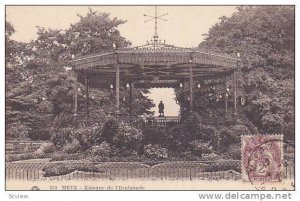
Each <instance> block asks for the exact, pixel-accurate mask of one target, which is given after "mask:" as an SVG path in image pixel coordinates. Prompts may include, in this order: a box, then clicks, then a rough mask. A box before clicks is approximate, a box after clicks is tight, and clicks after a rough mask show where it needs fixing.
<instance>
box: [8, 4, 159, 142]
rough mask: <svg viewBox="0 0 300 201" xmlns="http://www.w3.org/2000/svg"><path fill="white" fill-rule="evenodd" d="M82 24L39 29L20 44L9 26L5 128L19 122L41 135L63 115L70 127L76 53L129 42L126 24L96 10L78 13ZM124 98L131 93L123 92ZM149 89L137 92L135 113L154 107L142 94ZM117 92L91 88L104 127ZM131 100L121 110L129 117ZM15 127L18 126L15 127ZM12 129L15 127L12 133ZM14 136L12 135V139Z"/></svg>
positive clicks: (92, 112)
mask: <svg viewBox="0 0 300 201" xmlns="http://www.w3.org/2000/svg"><path fill="white" fill-rule="evenodd" d="M78 17H79V18H80V19H79V22H77V23H75V24H72V25H71V27H70V28H68V29H67V30H56V29H46V28H44V27H39V26H38V27H37V35H38V37H37V39H35V40H32V41H31V42H29V43H21V42H17V41H14V40H12V39H10V37H11V35H12V34H13V33H14V32H15V30H14V28H13V26H12V25H11V24H10V23H9V22H6V36H5V39H6V60H5V62H6V75H5V76H6V86H7V87H6V119H7V126H8V128H9V127H10V126H15V123H17V124H19V125H24V126H26V127H29V128H28V130H30V131H33V132H34V131H37V130H39V132H41V133H42V132H44V131H41V130H40V129H41V128H44V129H48V130H49V127H51V126H52V122H53V121H54V119H55V118H56V117H58V116H60V115H62V114H63V115H64V116H65V117H66V119H68V121H69V124H65V125H64V126H70V125H71V122H70V121H71V120H72V118H73V112H74V111H73V108H74V91H75V90H78V89H75V88H74V86H75V85H74V82H75V78H74V74H73V72H71V71H70V69H71V65H70V61H71V58H72V55H76V57H77V56H81V55H86V54H93V53H96V52H99V51H103V50H112V48H113V44H116V46H117V47H124V46H128V45H129V44H130V42H129V41H127V40H126V39H125V38H124V37H123V36H121V34H120V32H119V30H118V26H119V25H121V24H124V23H125V22H126V21H123V20H119V19H117V18H113V19H111V18H110V16H109V14H107V13H99V12H95V11H93V10H91V9H90V10H89V12H88V13H87V14H86V15H84V16H81V15H78ZM79 88H80V91H79V92H78V105H79V108H78V109H79V111H78V113H79V116H78V118H79V120H80V119H84V118H85V109H84V104H85V92H84V91H85V90H84V85H83V84H81V83H79ZM120 91H121V97H125V96H126V95H127V94H129V92H128V91H126V88H121V89H120ZM145 93H148V91H147V90H146V91H141V90H137V89H136V90H134V93H133V100H134V101H136V102H137V103H138V104H137V106H136V107H134V110H133V113H134V114H136V115H139V114H143V113H149V112H150V111H149V110H150V108H151V107H152V105H153V103H152V102H151V101H150V100H148V99H147V97H146V96H144V94H145ZM114 99H115V97H114V91H111V90H110V89H109V87H108V89H98V88H96V87H94V86H91V89H90V101H89V102H90V116H91V117H92V118H96V119H98V120H100V121H103V122H102V123H104V122H105V121H106V119H107V118H103V117H106V116H108V115H109V114H110V115H111V114H113V112H114V111H115V101H114ZM128 106H129V99H128V98H126V99H124V100H122V101H121V112H122V113H123V114H128V109H127V108H128ZM13 124H14V125H13ZM9 130H14V129H9ZM11 136H13V135H11Z"/></svg>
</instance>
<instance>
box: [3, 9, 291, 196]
mask: <svg viewBox="0 0 300 201" xmlns="http://www.w3.org/2000/svg"><path fill="white" fill-rule="evenodd" d="M5 16H6V18H5V103H6V104H5V127H6V133H5V185H6V186H5V190H27V191H34V190H55V191H58V190H62V191H66V190H83V191H90V190H93V191H95V190H100V191H105V190H115V191H120V190H121V191H125V190H141V191H145V190H295V6H292V5H289V6H287V5H285V6H283V5H282V6H281V5H276V6H234V5H231V6H200V5H198V6H196V5H195V6H171V5H170V6H161V5H153V6H150V5H148V6H124V5H123V6H118V5H116V6H101V5H99V6H95V5H94V6H88V5H86V6H72V5H68V6H67V5H65V6H59V5H57V6H55V5H53V6H50V5H48V6H42V5H40V6H38V5H35V6H34V5H30V6H29V5H26V6H25V5H19V6H18V5H6V6H5Z"/></svg>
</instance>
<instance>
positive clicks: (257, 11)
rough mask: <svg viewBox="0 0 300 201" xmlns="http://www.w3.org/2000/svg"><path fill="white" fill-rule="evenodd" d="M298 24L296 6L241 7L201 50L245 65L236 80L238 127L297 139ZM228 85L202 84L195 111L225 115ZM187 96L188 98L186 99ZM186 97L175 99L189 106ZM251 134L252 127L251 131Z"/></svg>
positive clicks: (230, 96) (223, 20) (217, 27)
mask: <svg viewBox="0 0 300 201" xmlns="http://www.w3.org/2000/svg"><path fill="white" fill-rule="evenodd" d="M294 24H295V19H294V7H293V6H239V7H237V11H236V12H235V13H234V14H233V15H232V16H231V17H225V16H224V17H221V18H220V21H219V22H218V23H217V24H215V25H214V26H212V28H211V29H210V30H209V32H208V33H207V34H206V35H205V36H206V38H205V40H204V41H203V42H202V43H201V44H200V45H199V47H201V48H204V49H209V50H213V51H215V52H221V53H227V54H231V55H232V56H234V57H236V55H237V53H240V55H241V59H242V63H240V66H241V72H240V73H239V76H238V94H237V95H238V98H243V99H244V100H246V103H245V104H241V102H240V99H238V112H239V119H240V121H241V122H240V123H241V124H244V125H254V127H256V128H257V129H258V132H260V133H266V134H267V133H270V134H271V133H283V134H284V135H285V139H293V138H294V126H295V124H294V117H295V116H294V110H295V108H294V104H295V99H294V95H295V92H294V88H295V86H294V81H295V80H294V74H295V72H294V70H295V63H294V58H295V54H294V53H295V46H294V43H295V26H294ZM232 85H233V83H232V77H229V79H227V87H228V88H229V89H230V90H229V92H228V108H229V113H232V109H231V108H233V90H232V89H233V87H232ZM224 89H225V87H224V82H223V83H222V82H221V83H218V81H217V80H216V81H209V82H203V83H201V88H200V89H196V90H195V96H194V110H195V111H197V112H198V113H199V114H200V115H201V116H210V117H213V116H215V117H220V116H224V110H225V103H224V101H225V100H224V97H225V92H224V91H225V90H224ZM185 91H187V90H185ZM184 97H185V98H184ZM186 97H188V95H187V94H185V95H184V92H183V91H182V90H181V91H180V90H177V99H178V101H179V102H180V104H181V105H182V106H184V107H188V104H189V102H188V101H187V99H186ZM249 129H250V128H249Z"/></svg>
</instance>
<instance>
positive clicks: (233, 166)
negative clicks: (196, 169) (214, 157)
mask: <svg viewBox="0 0 300 201" xmlns="http://www.w3.org/2000/svg"><path fill="white" fill-rule="evenodd" d="M203 168H204V169H203V172H219V171H228V170H234V171H236V172H241V162H240V161H233V160H231V161H229V160H219V161H217V162H212V163H206V164H203Z"/></svg>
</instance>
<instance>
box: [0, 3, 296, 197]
mask: <svg viewBox="0 0 300 201" xmlns="http://www.w3.org/2000/svg"><path fill="white" fill-rule="evenodd" d="M298 2H299V1H298ZM298 2H297V1H296V0H285V1H283V0H281V1H278V0H265V1H261V0H254V1H226V2H225V1H222V0H209V1H196V0H185V1H176V0H173V1H165V0H152V1H144V2H141V1H138V0H131V1H128V0H126V1H121V0H109V1H108V0H106V1H96V0H85V1H80V0H73V1H65V0H52V1H49V0H47V1H46V0H44V1H40V0H27V1H25V0H23V1H22V0H2V1H1V8H0V16H1V21H0V23H1V26H0V27H1V31H0V32H1V34H2V35H1V36H2V37H1V39H2V43H1V44H4V42H5V38H4V22H5V20H4V17H5V13H4V9H5V5H7V4H9V5H14V4H31V5H32V4H40V5H45V4H48V5H50V4H72V5H74V4H76V5H82V4H84V5H88V4H94V5H95V4H109V5H112V4H146V5H149V4H176V5H187V4H201V5H215V4H221V5H224V4H226V5H237V4H238V5H241V4H264V5H265V4H269V5H275V4H278V5H279V4H289V5H296V33H297V32H298V27H299V13H298V12H297V11H298V6H299V3H298ZM298 47H299V40H297V39H296V53H297V50H298ZM0 51H1V54H0V55H1V61H2V67H1V68H0V75H1V78H0V80H1V85H0V89H1V94H3V95H2V98H1V100H0V101H1V102H0V107H1V111H2V112H1V124H0V128H1V132H0V133H1V138H0V139H1V143H0V144H1V145H0V156H1V159H2V163H1V165H0V175H1V181H0V184H1V185H0V198H1V200H9V199H8V194H10V193H15V194H17V193H21V194H28V195H29V196H30V200H38V201H41V200H45V201H46V200H63V201H68V200H71V201H76V200H80V201H82V200H97V201H98V200H105V201H106V200H107V201H108V200H114V201H115V200H122V201H126V200H130V201H135V200H143V201H147V200H149V201H153V200H170V201H175V200H180V201H182V200H199V198H198V193H199V192H197V191H158V192H153V191H148V192H143V191H142V192H138V191H130V192H124V191H123V192H116V191H114V192H104V191H102V192H65V191H63V192H45V191H43V192H10V191H8V192H5V191H4V190H3V189H4V178H5V177H4V133H5V130H4V119H5V114H4V111H5V110H4V109H5V107H4V103H5V96H4V94H5V88H4V86H5V77H4V75H5V71H4V70H5V68H4V66H5V65H4V45H1V50H0ZM297 56H298V54H296V57H297ZM296 64H297V59H296ZM297 77H298V78H299V73H298V71H297V70H296V80H297ZM299 88H300V86H299V81H298V82H296V100H298V98H299V94H298V89H299ZM298 106H299V105H298V103H297V102H296V117H298V114H299V107H298ZM299 123H300V122H299V118H296V143H295V144H297V145H298V144H299V143H298V141H299V137H297V136H298V134H299V133H298V132H297V131H299V125H300V124H299ZM298 152H299V150H298V149H297V148H296V166H297V164H298V161H299V160H300V159H299V157H300V154H299V153H298ZM298 181H299V173H298V172H297V173H296V185H299V183H298ZM297 188H298V191H296V192H294V193H293V192H291V193H292V194H293V196H292V197H293V200H300V195H299V186H298V187H297ZM202 193H204V192H202ZM206 193H209V191H206ZM225 193H226V192H225ZM241 193H242V192H241ZM273 193H276V192H273Z"/></svg>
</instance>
